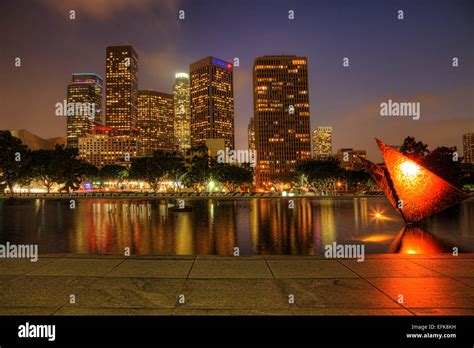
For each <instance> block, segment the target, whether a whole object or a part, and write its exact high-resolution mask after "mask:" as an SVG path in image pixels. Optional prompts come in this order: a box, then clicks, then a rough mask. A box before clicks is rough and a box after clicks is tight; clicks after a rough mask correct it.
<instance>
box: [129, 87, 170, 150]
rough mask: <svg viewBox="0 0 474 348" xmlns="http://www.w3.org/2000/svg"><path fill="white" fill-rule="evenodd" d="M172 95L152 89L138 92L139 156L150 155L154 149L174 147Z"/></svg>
mask: <svg viewBox="0 0 474 348" xmlns="http://www.w3.org/2000/svg"><path fill="white" fill-rule="evenodd" d="M173 119H174V110H173V96H172V95H171V94H167V93H161V92H156V91H153V90H143V91H139V92H138V119H137V128H138V131H139V139H140V144H139V145H140V146H139V150H138V154H139V155H140V156H151V155H153V152H155V151H156V150H162V151H173V149H174V124H173V122H174V121H173Z"/></svg>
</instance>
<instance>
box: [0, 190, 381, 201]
mask: <svg viewBox="0 0 474 348" xmlns="http://www.w3.org/2000/svg"><path fill="white" fill-rule="evenodd" d="M374 197H375V198H385V195H384V194H383V193H382V192H380V193H374V194H364V195H356V194H347V195H345V194H341V195H334V196H321V195H312V194H299V195H298V194H295V195H294V196H282V195H281V194H278V193H270V192H269V193H267V192H242V193H239V192H235V193H217V194H216V193H210V192H200V193H195V192H177V193H153V192H126V193H125V192H72V193H17V194H15V195H13V196H11V195H10V194H0V200H8V199H36V198H41V199H70V198H118V199H122V198H146V199H168V198H181V199H202V198H219V199H252V198H284V199H294V198H312V199H353V198H374Z"/></svg>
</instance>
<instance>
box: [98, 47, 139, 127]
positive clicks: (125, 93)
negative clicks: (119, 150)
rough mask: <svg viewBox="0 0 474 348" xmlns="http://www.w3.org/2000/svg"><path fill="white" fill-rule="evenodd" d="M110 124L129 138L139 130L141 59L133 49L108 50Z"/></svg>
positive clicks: (108, 109) (106, 95)
mask: <svg viewBox="0 0 474 348" xmlns="http://www.w3.org/2000/svg"><path fill="white" fill-rule="evenodd" d="M105 77H106V80H105V84H106V90H105V101H106V104H105V111H106V124H107V126H110V127H112V128H114V129H115V130H117V131H119V132H121V133H123V134H127V133H129V132H131V131H133V130H134V129H135V128H136V122H137V98H138V55H137V53H136V52H135V50H134V49H133V47H132V46H109V47H107V61H106V76H105Z"/></svg>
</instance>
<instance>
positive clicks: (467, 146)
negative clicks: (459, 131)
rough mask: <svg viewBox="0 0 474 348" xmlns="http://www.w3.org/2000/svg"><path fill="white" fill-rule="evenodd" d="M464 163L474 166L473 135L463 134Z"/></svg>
mask: <svg viewBox="0 0 474 348" xmlns="http://www.w3.org/2000/svg"><path fill="white" fill-rule="evenodd" d="M462 145H463V153H464V163H470V164H474V133H467V134H463V136H462Z"/></svg>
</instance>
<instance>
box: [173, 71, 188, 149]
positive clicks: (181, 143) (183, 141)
mask: <svg viewBox="0 0 474 348" xmlns="http://www.w3.org/2000/svg"><path fill="white" fill-rule="evenodd" d="M175 78H176V80H175V83H174V87H173V97H174V141H175V148H176V149H177V150H178V151H180V152H182V153H185V152H186V151H187V150H189V149H190V148H191V104H190V96H189V75H188V74H186V73H178V74H176V76H175Z"/></svg>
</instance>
